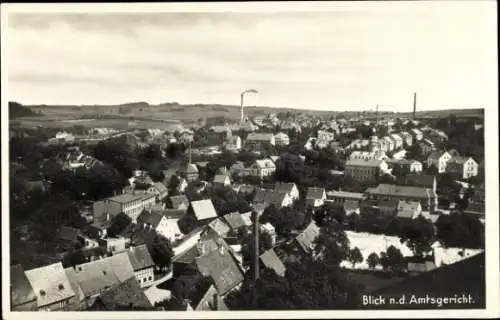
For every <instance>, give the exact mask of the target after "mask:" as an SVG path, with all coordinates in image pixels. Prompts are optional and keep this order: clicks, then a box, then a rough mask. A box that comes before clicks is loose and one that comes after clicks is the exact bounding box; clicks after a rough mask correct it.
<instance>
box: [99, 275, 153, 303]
mask: <svg viewBox="0 0 500 320" xmlns="http://www.w3.org/2000/svg"><path fill="white" fill-rule="evenodd" d="M91 309H94V310H95V309H97V310H131V309H135V310H153V309H154V308H153V306H152V305H151V302H149V299H148V297H147V296H146V295H145V294H144V292H143V291H142V289H141V287H140V285H139V283H138V282H137V280H136V279H135V277H133V278H130V279H128V280H126V281H124V282H123V283H121V284H119V285H117V286H114V287H113V288H111V289H110V290H108V291H106V292H104V293H103V294H101V295H100V297H98V298H97V299H96V301H95V302H94V305H93V306H92V308H91Z"/></svg>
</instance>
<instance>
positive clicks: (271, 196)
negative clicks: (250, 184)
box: [253, 189, 293, 209]
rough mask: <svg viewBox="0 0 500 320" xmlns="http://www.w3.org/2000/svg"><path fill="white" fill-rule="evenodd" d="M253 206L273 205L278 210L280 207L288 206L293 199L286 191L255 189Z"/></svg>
mask: <svg viewBox="0 0 500 320" xmlns="http://www.w3.org/2000/svg"><path fill="white" fill-rule="evenodd" d="M253 202H254V205H257V204H265V205H266V206H267V205H274V206H276V208H278V209H280V208H282V207H287V206H290V205H291V204H292V203H293V199H292V198H291V197H290V196H289V194H288V193H287V192H286V191H277V190H273V189H257V192H256V193H255V197H254V199H253Z"/></svg>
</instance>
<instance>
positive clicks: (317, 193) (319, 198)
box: [306, 187, 326, 208]
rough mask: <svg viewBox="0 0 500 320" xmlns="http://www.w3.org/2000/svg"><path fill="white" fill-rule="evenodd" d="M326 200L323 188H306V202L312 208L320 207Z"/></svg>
mask: <svg viewBox="0 0 500 320" xmlns="http://www.w3.org/2000/svg"><path fill="white" fill-rule="evenodd" d="M325 200H326V191H325V189H324V188H315V187H309V188H307V195H306V202H307V204H308V205H310V206H312V207H313V208H318V207H321V206H322V205H323V204H324V203H325Z"/></svg>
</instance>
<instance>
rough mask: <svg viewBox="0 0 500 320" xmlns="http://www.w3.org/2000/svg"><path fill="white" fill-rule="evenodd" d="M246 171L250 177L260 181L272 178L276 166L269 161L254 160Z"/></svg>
mask: <svg viewBox="0 0 500 320" xmlns="http://www.w3.org/2000/svg"><path fill="white" fill-rule="evenodd" d="M248 171H249V174H250V175H251V176H253V177H257V178H260V179H262V178H264V177H269V176H272V175H273V174H274V173H275V172H276V165H275V164H274V162H273V161H272V160H271V159H262V160H255V162H254V163H253V164H252V165H251V166H250V168H249V170H248Z"/></svg>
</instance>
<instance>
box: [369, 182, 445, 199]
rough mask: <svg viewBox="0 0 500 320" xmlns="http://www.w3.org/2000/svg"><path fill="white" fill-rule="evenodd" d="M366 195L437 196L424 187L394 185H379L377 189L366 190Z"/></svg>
mask: <svg viewBox="0 0 500 320" xmlns="http://www.w3.org/2000/svg"><path fill="white" fill-rule="evenodd" d="M366 193H371V194H378V195H389V196H391V195H392V196H405V197H413V198H414V197H419V198H433V197H435V196H436V195H435V194H434V191H433V190H431V189H427V188H422V187H414V186H398V185H394V184H379V185H378V186H377V187H375V188H368V189H366Z"/></svg>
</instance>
